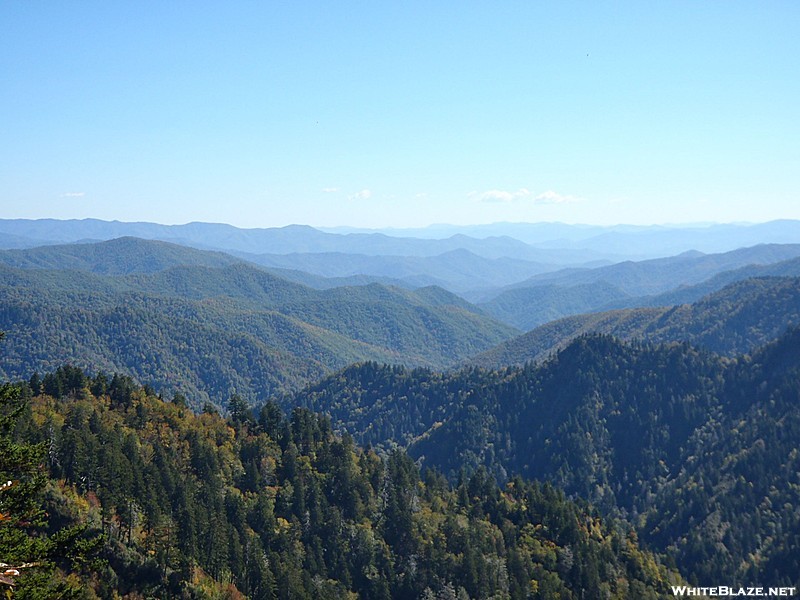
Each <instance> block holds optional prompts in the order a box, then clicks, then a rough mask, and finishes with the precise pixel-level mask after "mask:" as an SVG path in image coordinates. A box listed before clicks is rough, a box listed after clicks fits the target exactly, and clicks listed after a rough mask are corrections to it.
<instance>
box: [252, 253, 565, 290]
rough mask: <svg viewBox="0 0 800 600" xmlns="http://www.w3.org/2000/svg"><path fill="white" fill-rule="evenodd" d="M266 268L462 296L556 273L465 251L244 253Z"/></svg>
mask: <svg viewBox="0 0 800 600" xmlns="http://www.w3.org/2000/svg"><path fill="white" fill-rule="evenodd" d="M240 256H242V257H243V258H247V259H248V260H250V261H252V262H254V263H256V264H260V265H264V266H266V267H272V268H281V269H292V270H296V271H303V272H307V273H311V274H313V275H318V276H323V277H337V278H344V277H355V276H359V275H360V276H364V275H366V276H370V277H384V278H388V279H390V280H396V281H399V282H402V283H403V284H405V285H407V286H411V287H421V286H427V285H439V286H441V287H444V288H446V289H448V290H450V291H453V292H456V293H459V292H466V291H470V290H474V289H476V288H490V289H494V288H497V287H502V286H505V285H508V284H510V283H513V282H517V281H521V280H523V279H527V278H528V277H531V276H532V275H535V274H539V273H545V272H548V271H552V270H554V269H555V268H557V267H556V266H554V265H545V264H542V263H537V262H533V261H527V260H520V259H516V258H508V257H499V258H485V257H482V256H478V255H477V254H474V253H472V252H471V251H470V250H467V249H457V250H449V251H447V252H443V253H442V254H438V255H436V256H391V255H390V256H372V255H366V254H344V253H339V252H325V253H306V254H259V255H253V254H240Z"/></svg>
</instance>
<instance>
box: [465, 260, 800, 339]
mask: <svg viewBox="0 0 800 600" xmlns="http://www.w3.org/2000/svg"><path fill="white" fill-rule="evenodd" d="M797 258H800V244H761V245H758V246H753V247H749V248H739V249H736V250H732V251H730V252H724V253H721V254H701V253H697V252H687V253H683V254H680V255H678V256H672V257H667V258H658V259H652V260H645V261H639V262H633V261H625V262H621V263H617V264H613V265H609V266H603V267H597V268H594V269H587V268H583V269H562V270H558V271H553V272H550V273H543V274H541V275H536V276H534V277H532V278H530V279H528V280H526V281H524V282H521V283H517V284H514V285H513V286H510V287H509V288H508V289H506V291H503V292H502V293H499V294H497V295H495V297H493V298H491V299H490V300H487V301H484V302H480V303H478V305H479V306H480V307H481V308H483V309H484V310H485V311H486V312H487V313H489V314H491V315H492V316H494V317H495V318H497V319H499V320H501V321H503V322H505V323H508V324H509V325H513V326H514V327H517V328H519V329H523V330H530V329H533V328H534V327H537V326H539V325H542V324H544V323H546V322H548V321H552V320H555V319H558V318H560V317H566V316H569V315H575V314H581V313H589V312H596V311H601V310H604V309H606V308H610V307H637V306H653V305H654V303H655V301H656V300H654V297H655V298H658V297H659V295H662V294H663V301H664V303H669V302H668V301H667V299H668V298H670V297H671V296H670V295H671V294H675V293H678V292H679V290H680V289H681V288H684V289H685V288H687V287H688V286H692V285H699V286H701V287H698V290H702V289H708V290H709V291H713V290H714V289H719V287H722V285H724V283H725V282H730V281H735V280H737V279H741V278H745V277H747V276H749V275H750V274H751V273H754V274H755V273H764V274H769V273H776V274H791V273H792V266H791V265H790V264H785V265H781V264H780V263H783V262H784V261H789V260H794V259H797ZM769 264H777V265H778V266H776V268H775V269H774V270H763V269H762V270H757V267H758V266H759V265H761V266H763V267H764V268H766V267H765V266H766V265H769ZM740 269H742V270H740ZM726 272H728V273H729V276H722V274H723V273H726ZM733 272H736V273H733ZM717 276H719V277H720V279H718V280H716V281H718V286H717V287H716V288H715V286H714V285H713V284H712V285H711V286H710V287H706V288H703V287H702V285H701V284H703V282H708V281H709V280H711V278H713V277H717ZM679 295H680V294H679ZM697 297H699V296H695V297H694V298H695V299H696V298H697Z"/></svg>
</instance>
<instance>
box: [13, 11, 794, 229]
mask: <svg viewBox="0 0 800 600" xmlns="http://www.w3.org/2000/svg"><path fill="white" fill-rule="evenodd" d="M798 31H800V3H798V2H796V1H794V0H787V1H784V2H770V1H765V2H752V1H747V2H743V1H736V0H731V1H725V2H723V1H721V0H719V1H715V0H707V1H692V2H667V1H665V2H643V1H637V2H603V1H598V2H571V1H568V0H567V1H563V2H561V1H559V2H555V1H553V2H544V1H536V2H534V1H529V2H504V1H499V2H491V3H490V2H472V1H469V0H464V1H460V2H455V1H452V2H451V1H447V2H430V1H424V2H422V1H420V2H416V1H405V2H392V1H386V2H374V1H372V2H303V1H297V2H263V1H262V2H213V3H212V2H179V1H170V2H147V1H141V2H107V1H104V2H91V1H80V2H55V1H51V2H47V1H42V2H14V1H9V2H0V218H59V219H68V218H87V217H93V218H99V219H106V220H121V221H152V222H158V223H165V224H177V223H186V222H191V221H209V222H223V223H230V224H233V225H236V226H239V227H275V226H283V225H288V224H292V223H298V224H308V225H315V226H328V227H331V226H353V227H373V228H380V227H422V226H426V225H429V224H433V223H451V224H457V225H467V224H479V223H492V222H498V221H511V222H541V221H561V222H565V223H590V224H598V225H610V224H616V223H632V224H664V223H694V222H709V221H712V222H740V221H749V222H764V221H769V220H772V219H781V218H789V219H800V36H799V35H797V32H798Z"/></svg>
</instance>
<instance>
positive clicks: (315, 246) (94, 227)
mask: <svg viewBox="0 0 800 600" xmlns="http://www.w3.org/2000/svg"><path fill="white" fill-rule="evenodd" d="M0 233H1V234H3V235H2V237H0V243H1V244H2V246H3V247H6V248H19V247H33V246H39V245H43V244H54V243H72V242H77V241H86V240H95V241H99V240H107V239H112V238H117V237H124V236H133V237H140V238H145V239H160V240H164V241H172V242H175V243H180V244H184V245H191V246H199V247H204V248H213V249H219V250H227V251H240V252H250V253H255V254H264V253H274V254H289V253H307V252H310V253H318V252H344V253H352V254H369V255H396V256H435V255H437V254H441V253H443V252H447V251H450V250H456V249H466V250H470V251H471V252H473V253H474V254H477V255H479V256H483V257H486V258H498V257H500V256H507V257H510V258H518V259H523V260H534V261H538V262H543V263H551V262H555V263H560V264H565V263H581V262H587V261H588V260H593V259H597V258H611V259H616V260H622V259H624V258H625V257H628V258H635V259H643V258H648V257H650V258H652V257H658V256H671V255H675V254H679V253H681V252H685V251H687V250H698V251H701V252H709V253H718V252H725V251H728V250H733V249H735V248H740V247H743V246H753V245H756V244H761V243H776V244H787V243H796V242H798V241H800V222H799V221H789V220H784V221H772V222H769V223H759V224H747V223H742V224H702V225H676V226H647V227H644V226H632V225H616V226H608V227H601V226H590V225H567V224H564V223H495V224H491V225H477V226H463V227H462V226H451V225H441V226H432V227H430V228H426V229H406V230H403V229H398V230H354V229H352V228H351V229H347V228H334V229H328V230H326V231H323V230H321V229H314V228H312V227H307V226H299V225H291V226H288V227H278V228H267V229H239V228H236V227H233V226H231V225H224V224H218V223H188V224H185V225H159V224H155V223H123V222H119V221H113V222H109V221H101V220H97V219H83V220H64V221H60V220H56V219H39V220H30V219H0Z"/></svg>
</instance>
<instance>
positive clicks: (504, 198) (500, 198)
mask: <svg viewBox="0 0 800 600" xmlns="http://www.w3.org/2000/svg"><path fill="white" fill-rule="evenodd" d="M530 195H531V192H530V190H528V189H525V188H520V189H518V190H517V191H516V192H508V191H505V190H486V191H485V192H471V193H470V194H469V196H470V197H471V198H475V199H476V200H478V202H489V203H498V202H514V201H515V200H519V199H520V198H527V197H528V196H530Z"/></svg>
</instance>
